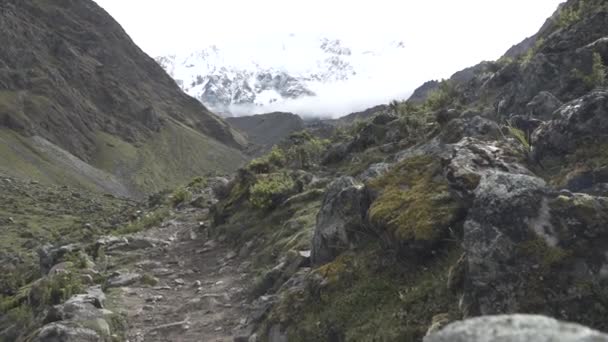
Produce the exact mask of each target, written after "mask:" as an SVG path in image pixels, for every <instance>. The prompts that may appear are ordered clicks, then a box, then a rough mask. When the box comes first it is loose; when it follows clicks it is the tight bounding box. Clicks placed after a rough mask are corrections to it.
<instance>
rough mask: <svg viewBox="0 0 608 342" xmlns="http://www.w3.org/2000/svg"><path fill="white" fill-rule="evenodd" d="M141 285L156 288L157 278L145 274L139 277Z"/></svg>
mask: <svg viewBox="0 0 608 342" xmlns="http://www.w3.org/2000/svg"><path fill="white" fill-rule="evenodd" d="M141 283H142V284H144V285H148V286H156V285H157V284H158V278H156V277H154V276H153V275H151V274H149V273H145V274H144V275H143V276H142V277H141Z"/></svg>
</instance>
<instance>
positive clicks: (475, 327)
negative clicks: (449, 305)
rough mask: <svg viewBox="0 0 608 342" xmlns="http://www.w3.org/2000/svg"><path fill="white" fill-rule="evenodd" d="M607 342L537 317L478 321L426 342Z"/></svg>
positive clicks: (605, 338)
mask: <svg viewBox="0 0 608 342" xmlns="http://www.w3.org/2000/svg"><path fill="white" fill-rule="evenodd" d="M554 341H560V342H604V341H608V335H606V334H602V333H600V332H599V331H595V330H591V329H589V328H587V327H584V326H582V325H578V324H573V323H566V322H561V321H558V320H555V319H553V318H549V317H544V316H536V315H502V316H487V317H477V318H473V319H469V320H465V321H460V322H455V323H452V324H450V325H448V326H447V327H445V328H444V329H443V330H441V331H439V332H436V333H433V334H431V335H429V336H427V337H425V338H424V342H554Z"/></svg>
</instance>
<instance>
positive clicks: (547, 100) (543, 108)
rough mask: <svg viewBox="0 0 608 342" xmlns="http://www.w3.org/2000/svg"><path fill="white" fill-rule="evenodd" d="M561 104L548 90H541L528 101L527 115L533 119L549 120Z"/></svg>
mask: <svg viewBox="0 0 608 342" xmlns="http://www.w3.org/2000/svg"><path fill="white" fill-rule="evenodd" d="M562 105H563V103H562V101H560V100H559V99H558V98H557V97H555V95H553V94H551V93H550V92H548V91H541V92H540V93H538V95H536V96H535V97H534V98H533V99H532V101H530V102H528V104H527V105H526V109H527V110H528V115H529V116H530V117H532V118H534V119H540V120H550V119H552V117H553V112H555V111H556V110H558V109H559V107H561V106H562Z"/></svg>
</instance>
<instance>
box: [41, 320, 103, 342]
mask: <svg viewBox="0 0 608 342" xmlns="http://www.w3.org/2000/svg"><path fill="white" fill-rule="evenodd" d="M33 341H34V342H103V341H104V339H103V338H102V336H100V335H99V334H98V333H97V332H96V331H95V330H92V329H89V328H83V327H79V326H77V325H74V324H71V323H69V322H59V323H51V324H48V325H45V326H44V327H42V329H40V331H39V332H38V334H37V335H36V337H35V338H34V339H33Z"/></svg>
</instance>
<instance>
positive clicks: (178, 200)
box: [171, 187, 192, 207]
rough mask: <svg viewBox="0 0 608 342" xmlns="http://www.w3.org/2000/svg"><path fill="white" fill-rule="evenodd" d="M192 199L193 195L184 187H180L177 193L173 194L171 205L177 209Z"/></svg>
mask: <svg viewBox="0 0 608 342" xmlns="http://www.w3.org/2000/svg"><path fill="white" fill-rule="evenodd" d="M191 199H192V193H191V192H190V191H189V190H188V189H186V188H184V187H179V188H177V189H175V191H173V194H171V204H172V205H173V206H174V207H177V206H178V205H180V204H182V203H184V202H187V201H189V200H191Z"/></svg>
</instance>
